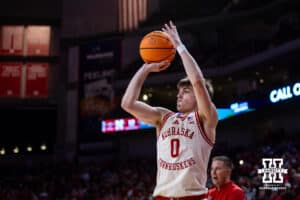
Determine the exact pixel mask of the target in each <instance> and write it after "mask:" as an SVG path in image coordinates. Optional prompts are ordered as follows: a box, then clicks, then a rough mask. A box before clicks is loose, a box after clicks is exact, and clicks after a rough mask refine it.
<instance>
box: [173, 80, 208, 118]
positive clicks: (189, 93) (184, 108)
mask: <svg viewBox="0 0 300 200" xmlns="http://www.w3.org/2000/svg"><path fill="white" fill-rule="evenodd" d="M205 86H206V89H207V91H208V93H209V95H210V97H212V94H213V87H212V85H211V83H210V82H209V81H205ZM177 89H178V93H177V110H178V111H179V112H183V113H185V112H191V111H194V110H195V109H197V102H196V98H195V95H194V90H193V87H192V84H191V82H190V80H189V79H188V78H187V77H186V78H183V79H181V80H180V81H179V82H178V83H177Z"/></svg>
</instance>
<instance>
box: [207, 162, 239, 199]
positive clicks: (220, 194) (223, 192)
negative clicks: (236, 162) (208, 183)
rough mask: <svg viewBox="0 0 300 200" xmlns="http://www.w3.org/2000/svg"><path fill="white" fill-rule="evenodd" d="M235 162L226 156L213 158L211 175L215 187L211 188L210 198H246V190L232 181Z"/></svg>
mask: <svg viewBox="0 0 300 200" xmlns="http://www.w3.org/2000/svg"><path fill="white" fill-rule="evenodd" d="M232 169H233V164H232V161H231V160H230V158H228V157H226V156H216V157H213V158H212V164H211V170H210V175H211V178H212V182H213V184H214V185H215V187H214V188H212V189H209V191H208V199H209V200H245V193H244V191H243V190H242V189H241V188H240V187H239V186H237V185H236V184H234V183H233V182H232V181H231V178H230V177H231V171H232Z"/></svg>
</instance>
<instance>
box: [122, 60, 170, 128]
mask: <svg viewBox="0 0 300 200" xmlns="http://www.w3.org/2000/svg"><path fill="white" fill-rule="evenodd" d="M165 64H166V62H164V61H163V62H160V63H151V64H144V65H143V66H142V67H141V68H140V69H139V70H138V71H137V72H136V73H135V75H134V76H133V78H132V79H131V81H130V83H129V85H128V87H127V89H126V91H125V94H124V96H123V98H122V103H121V107H122V108H123V109H124V110H126V111H127V112H128V113H130V114H132V115H133V116H135V117H136V118H138V119H140V120H142V121H144V122H146V123H149V124H151V125H153V126H159V124H160V121H161V118H162V116H163V115H164V114H165V113H166V112H168V110H167V109H164V108H160V107H152V106H150V105H148V104H146V103H144V102H142V101H138V98H139V96H140V93H141V89H142V86H143V83H144V81H145V79H146V77H147V76H148V74H149V73H150V72H159V71H162V70H163V69H162V67H163V66H165ZM165 68H166V67H164V69H165Z"/></svg>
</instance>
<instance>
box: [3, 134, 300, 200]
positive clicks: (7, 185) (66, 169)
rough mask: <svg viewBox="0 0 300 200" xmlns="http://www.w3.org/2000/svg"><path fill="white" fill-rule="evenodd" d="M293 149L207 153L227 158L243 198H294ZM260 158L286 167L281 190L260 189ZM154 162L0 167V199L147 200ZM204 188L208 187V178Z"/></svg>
mask: <svg viewBox="0 0 300 200" xmlns="http://www.w3.org/2000/svg"><path fill="white" fill-rule="evenodd" d="M273 138H274V137H273ZM299 149H300V143H299V141H297V140H296V138H292V139H290V140H281V141H279V140H276V141H269V143H268V142H266V144H261V145H258V146H256V147H255V148H254V147H253V148H245V149H230V151H228V150H226V151H227V152H226V153H224V152H218V151H214V152H213V154H215V155H217V154H219V155H221V154H223V155H224V154H227V155H229V156H230V157H231V158H232V159H233V161H234V163H235V168H234V170H233V175H232V180H233V181H234V182H236V183H237V184H238V185H239V186H240V187H242V188H243V189H244V191H245V194H246V197H247V200H300V150H299ZM262 158H282V159H283V161H284V164H283V166H282V168H285V169H288V174H285V175H284V183H283V184H282V185H281V186H282V187H284V188H285V189H280V190H264V189H260V187H262V186H263V183H262V178H261V175H258V173H257V170H258V169H260V168H262V167H263V166H262ZM155 162H156V161H155V160H154V159H153V160H152V159H138V158H136V159H132V160H127V161H119V160H118V159H114V160H110V161H106V162H101V163H99V162H96V161H88V162H71V161H63V162H50V163H40V164H38V165H37V164H32V163H31V164H30V162H27V164H24V165H18V166H13V167H9V168H8V167H7V166H0V169H1V172H0V176H1V179H0V200H20V199H22V200H50V199H57V200H100V199H101V200H126V199H128V200H151V199H153V198H152V191H153V189H154V186H155V179H156V163H155ZM208 187H212V184H211V180H210V178H209V179H208Z"/></svg>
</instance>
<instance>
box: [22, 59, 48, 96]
mask: <svg viewBox="0 0 300 200" xmlns="http://www.w3.org/2000/svg"><path fill="white" fill-rule="evenodd" d="M25 94H26V95H25V96H26V97H48V63H27V68H26V93H25Z"/></svg>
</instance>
